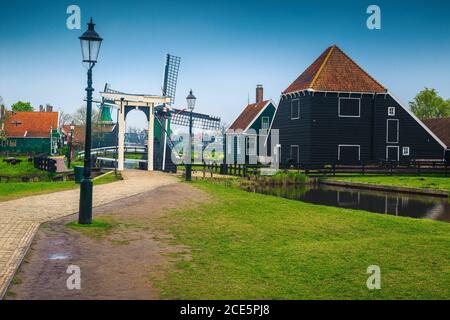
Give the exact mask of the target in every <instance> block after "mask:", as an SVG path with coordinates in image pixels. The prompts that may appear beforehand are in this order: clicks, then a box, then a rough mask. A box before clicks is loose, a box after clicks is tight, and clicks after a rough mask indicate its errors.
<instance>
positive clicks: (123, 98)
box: [100, 92, 171, 171]
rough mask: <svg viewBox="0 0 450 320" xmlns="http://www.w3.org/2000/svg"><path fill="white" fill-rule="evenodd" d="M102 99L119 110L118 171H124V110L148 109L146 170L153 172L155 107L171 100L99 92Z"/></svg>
mask: <svg viewBox="0 0 450 320" xmlns="http://www.w3.org/2000/svg"><path fill="white" fill-rule="evenodd" d="M100 95H101V97H102V98H104V99H105V100H107V101H108V102H111V103H112V104H114V105H115V106H116V107H117V108H119V113H118V114H119V119H118V121H117V122H118V125H119V127H118V135H119V146H118V156H117V157H118V164H117V169H118V170H119V171H123V170H124V162H125V120H126V115H125V109H126V108H127V107H135V108H136V109H144V108H148V140H147V159H148V161H147V163H148V166H147V170H148V171H153V153H154V150H153V149H154V139H155V137H154V127H155V115H154V112H155V106H158V105H161V104H165V103H170V102H171V98H169V97H164V96H155V95H145V94H129V93H122V92H100Z"/></svg>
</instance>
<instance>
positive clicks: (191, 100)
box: [186, 89, 197, 181]
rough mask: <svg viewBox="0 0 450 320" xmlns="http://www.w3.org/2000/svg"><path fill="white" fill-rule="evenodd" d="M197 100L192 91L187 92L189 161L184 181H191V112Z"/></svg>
mask: <svg viewBox="0 0 450 320" xmlns="http://www.w3.org/2000/svg"><path fill="white" fill-rule="evenodd" d="M196 100H197V98H196V97H195V96H194V95H193V94H192V89H191V91H189V95H188V96H187V97H186V102H187V105H188V109H189V111H190V113H189V149H188V150H189V151H188V156H189V158H188V159H189V161H188V163H187V165H186V181H191V179H192V111H193V110H194V108H195V101H196Z"/></svg>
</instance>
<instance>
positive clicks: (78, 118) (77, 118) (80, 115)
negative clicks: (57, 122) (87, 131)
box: [71, 106, 100, 125]
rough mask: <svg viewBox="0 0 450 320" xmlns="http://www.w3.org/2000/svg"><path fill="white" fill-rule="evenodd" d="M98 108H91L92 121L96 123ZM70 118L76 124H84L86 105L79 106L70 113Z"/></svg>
mask: <svg viewBox="0 0 450 320" xmlns="http://www.w3.org/2000/svg"><path fill="white" fill-rule="evenodd" d="M99 114H100V112H99V110H98V109H97V108H92V123H93V124H94V123H96V122H97V120H98V117H99ZM71 118H72V120H73V121H74V122H75V124H76V125H85V124H86V107H85V106H81V107H79V108H78V109H77V110H76V111H75V112H74V113H73V114H72V115H71Z"/></svg>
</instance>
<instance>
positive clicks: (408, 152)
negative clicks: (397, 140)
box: [402, 147, 411, 157]
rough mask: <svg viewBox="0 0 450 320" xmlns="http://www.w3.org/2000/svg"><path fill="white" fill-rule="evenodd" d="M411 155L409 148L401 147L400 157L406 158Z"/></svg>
mask: <svg viewBox="0 0 450 320" xmlns="http://www.w3.org/2000/svg"><path fill="white" fill-rule="evenodd" d="M410 155H411V149H410V147H402V156H404V157H408V156H410Z"/></svg>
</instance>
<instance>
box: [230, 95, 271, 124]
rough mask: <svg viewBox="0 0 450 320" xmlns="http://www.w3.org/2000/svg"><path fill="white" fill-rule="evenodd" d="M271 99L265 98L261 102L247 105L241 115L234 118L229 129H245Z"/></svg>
mask: <svg viewBox="0 0 450 320" xmlns="http://www.w3.org/2000/svg"><path fill="white" fill-rule="evenodd" d="M269 101H270V100H265V101H261V102H259V103H252V104H249V105H248V106H246V107H245V109H244V110H243V111H242V112H241V114H240V115H239V117H237V118H236V120H234V122H233V124H232V125H231V126H230V127H229V128H228V129H231V130H238V129H242V130H245V129H246V128H247V127H248V125H249V124H250V123H251V122H252V121H253V119H255V117H256V116H257V115H258V114H259V113H260V112H261V110H262V109H263V108H264V107H265V105H266V104H267V103H268V102H269Z"/></svg>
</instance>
